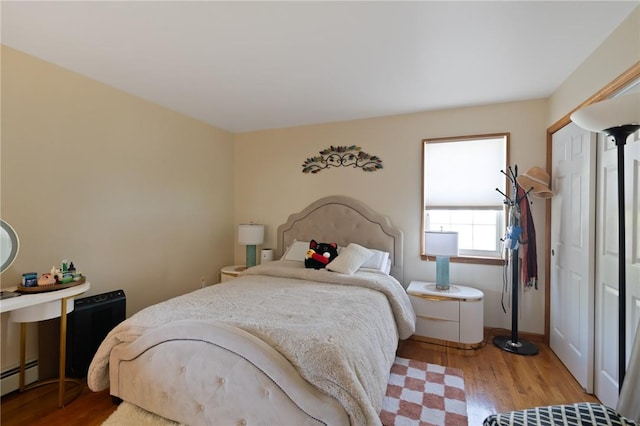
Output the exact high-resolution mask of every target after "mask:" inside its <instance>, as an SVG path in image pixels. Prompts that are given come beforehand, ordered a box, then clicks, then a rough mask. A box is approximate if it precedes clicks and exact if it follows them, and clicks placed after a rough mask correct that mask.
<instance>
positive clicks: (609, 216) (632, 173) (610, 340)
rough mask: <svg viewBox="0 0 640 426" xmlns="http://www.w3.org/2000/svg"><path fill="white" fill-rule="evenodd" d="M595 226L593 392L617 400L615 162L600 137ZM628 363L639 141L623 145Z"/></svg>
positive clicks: (634, 299)
mask: <svg viewBox="0 0 640 426" xmlns="http://www.w3.org/2000/svg"><path fill="white" fill-rule="evenodd" d="M597 156H598V161H597V170H598V172H597V174H598V222H597V230H596V232H597V238H596V240H597V251H596V253H597V256H596V264H597V268H596V329H595V333H596V336H595V383H594V387H595V394H596V396H597V397H598V399H600V401H602V403H603V404H605V405H607V406H610V407H615V406H616V405H617V402H618V165H617V163H618V160H617V148H616V146H615V144H614V143H613V141H612V140H611V138H606V137H604V136H602V135H600V136H599V137H598V154H597ZM624 180H625V205H626V207H625V211H626V217H625V222H626V233H625V236H626V256H625V257H626V272H627V274H626V277H627V279H626V283H627V287H626V289H627V321H626V324H627V330H626V331H627V332H626V342H627V344H626V359H627V363H628V362H629V354H630V352H631V347H632V345H633V336H634V335H635V330H636V327H637V325H638V320H639V319H640V140H639V139H638V134H637V133H636V134H635V135H632V136H630V137H629V139H628V140H627V143H626V145H625V178H624Z"/></svg>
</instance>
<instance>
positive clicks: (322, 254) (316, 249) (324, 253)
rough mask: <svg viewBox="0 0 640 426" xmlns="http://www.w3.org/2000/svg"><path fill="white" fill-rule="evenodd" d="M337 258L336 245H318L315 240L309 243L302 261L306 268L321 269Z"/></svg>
mask: <svg viewBox="0 0 640 426" xmlns="http://www.w3.org/2000/svg"><path fill="white" fill-rule="evenodd" d="M336 257H338V244H336V243H319V242H317V241H316V240H311V241H310V242H309V250H307V255H306V256H305V259H304V266H305V267H306V268H313V269H322V268H324V267H325V266H327V265H328V264H329V262H331V261H332V260H333V259H335V258H336Z"/></svg>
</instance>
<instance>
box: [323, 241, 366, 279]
mask: <svg viewBox="0 0 640 426" xmlns="http://www.w3.org/2000/svg"><path fill="white" fill-rule="evenodd" d="M371 256H373V252H372V251H371V250H369V249H368V248H366V247H362V246H361V245H358V244H354V243H351V244H349V245H348V246H346V247H345V248H343V249H342V251H341V252H340V256H338V257H337V258H336V259H335V260H334V261H333V262H331V264H330V265H327V269H328V270H330V271H334V272H340V273H342V274H347V275H353V274H354V272H356V271H357V270H358V268H359V267H360V266H362V265H363V264H364V263H365V262H366V261H367V259H369V258H370V257H371Z"/></svg>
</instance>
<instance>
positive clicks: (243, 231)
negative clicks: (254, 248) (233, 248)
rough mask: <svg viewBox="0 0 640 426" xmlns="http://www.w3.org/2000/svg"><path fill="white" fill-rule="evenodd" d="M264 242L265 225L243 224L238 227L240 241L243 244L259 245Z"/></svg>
mask: <svg viewBox="0 0 640 426" xmlns="http://www.w3.org/2000/svg"><path fill="white" fill-rule="evenodd" d="M263 242H264V225H256V224H254V223H251V224H246V225H245V224H243V225H240V226H239V227H238V243H240V244H241V245H243V246H251V245H259V244H262V243H263Z"/></svg>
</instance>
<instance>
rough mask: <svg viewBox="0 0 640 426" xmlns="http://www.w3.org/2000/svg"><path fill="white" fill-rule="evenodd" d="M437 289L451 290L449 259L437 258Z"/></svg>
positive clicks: (444, 257)
mask: <svg viewBox="0 0 640 426" xmlns="http://www.w3.org/2000/svg"><path fill="white" fill-rule="evenodd" d="M436 289H438V290H449V258H448V257H446V256H436Z"/></svg>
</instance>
